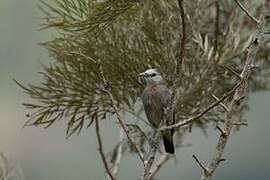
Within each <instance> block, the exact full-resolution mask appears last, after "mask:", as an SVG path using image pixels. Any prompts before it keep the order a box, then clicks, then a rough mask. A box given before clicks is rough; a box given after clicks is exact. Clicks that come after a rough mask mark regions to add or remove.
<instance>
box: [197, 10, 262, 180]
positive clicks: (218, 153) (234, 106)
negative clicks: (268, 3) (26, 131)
mask: <svg viewBox="0 0 270 180" xmlns="http://www.w3.org/2000/svg"><path fill="white" fill-rule="evenodd" d="M264 26H265V18H264V16H263V13H262V15H261V18H260V23H259V24H258V27H257V30H256V33H255V36H254V38H253V41H252V42H251V44H250V46H249V47H248V50H247V56H246V61H245V65H244V68H243V70H242V72H241V75H240V77H242V80H241V81H240V85H239V86H238V87H237V88H236V90H235V93H234V96H233V99H232V100H231V103H230V106H229V111H228V112H227V114H226V119H225V123H224V128H223V129H222V130H221V131H222V132H224V133H221V135H220V136H219V140H218V143H217V145H216V148H215V151H214V154H213V156H212V160H211V161H210V163H209V164H208V166H207V170H208V172H207V173H206V172H205V171H204V172H203V173H202V176H201V180H210V179H212V175H213V173H214V171H215V170H216V168H217V167H218V165H219V163H220V162H221V161H223V160H224V159H222V155H223V152H224V149H225V146H226V144H227V141H228V139H229V135H230V132H231V129H232V128H233V126H234V119H235V116H236V115H237V114H239V111H240V101H241V99H242V98H243V97H244V94H245V89H246V86H247V81H248V78H249V76H250V74H251V71H252V68H251V67H252V64H253V62H254V61H255V58H256V55H257V52H258V49H259V39H260V38H261V37H262V36H263V33H264ZM224 134H226V136H224Z"/></svg>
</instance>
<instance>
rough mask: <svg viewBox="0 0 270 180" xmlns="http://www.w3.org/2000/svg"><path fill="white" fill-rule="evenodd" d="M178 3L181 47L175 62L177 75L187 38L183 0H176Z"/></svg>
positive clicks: (182, 59)
mask: <svg viewBox="0 0 270 180" xmlns="http://www.w3.org/2000/svg"><path fill="white" fill-rule="evenodd" d="M178 5H179V9H180V15H181V20H182V39H181V47H180V54H179V61H178V62H177V66H176V74H177V76H178V75H179V73H180V69H181V67H182V64H183V61H184V58H185V47H186V41H187V40H186V39H187V37H186V36H187V30H186V18H185V16H186V13H185V8H184V0H178Z"/></svg>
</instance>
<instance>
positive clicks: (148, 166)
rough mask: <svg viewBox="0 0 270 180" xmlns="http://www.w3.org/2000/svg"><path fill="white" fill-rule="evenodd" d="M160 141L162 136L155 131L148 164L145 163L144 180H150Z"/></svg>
mask: <svg viewBox="0 0 270 180" xmlns="http://www.w3.org/2000/svg"><path fill="white" fill-rule="evenodd" d="M159 140H160V135H159V132H157V131H155V133H154V135H153V142H152V143H150V147H151V148H150V152H149V154H148V158H147V162H146V163H145V166H144V172H143V180H148V179H150V178H149V176H150V169H151V167H152V165H153V163H154V159H155V155H156V152H157V149H158V147H157V146H158V143H159Z"/></svg>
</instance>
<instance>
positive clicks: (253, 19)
mask: <svg viewBox="0 0 270 180" xmlns="http://www.w3.org/2000/svg"><path fill="white" fill-rule="evenodd" d="M235 2H236V3H237V5H238V6H239V7H240V8H241V9H242V10H243V11H244V12H245V13H246V14H247V16H248V17H250V19H251V20H252V21H254V22H255V23H256V24H258V23H259V20H258V19H256V18H255V17H254V16H252V14H251V13H250V12H249V11H248V10H247V9H246V8H245V6H243V5H242V4H241V3H240V2H239V0H235Z"/></svg>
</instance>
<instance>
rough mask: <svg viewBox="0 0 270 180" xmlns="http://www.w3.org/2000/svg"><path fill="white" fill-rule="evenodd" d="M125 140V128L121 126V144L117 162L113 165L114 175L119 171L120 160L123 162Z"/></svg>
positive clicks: (118, 149)
mask: <svg viewBox="0 0 270 180" xmlns="http://www.w3.org/2000/svg"><path fill="white" fill-rule="evenodd" d="M123 140H124V132H123V129H122V128H120V130H119V146H118V147H117V154H116V159H115V163H114V165H113V171H112V173H113V175H114V177H116V176H117V173H118V171H119V166H120V162H121V159H122V155H123Z"/></svg>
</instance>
